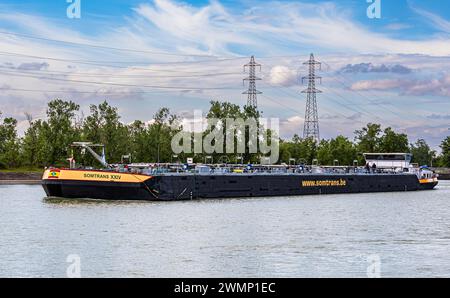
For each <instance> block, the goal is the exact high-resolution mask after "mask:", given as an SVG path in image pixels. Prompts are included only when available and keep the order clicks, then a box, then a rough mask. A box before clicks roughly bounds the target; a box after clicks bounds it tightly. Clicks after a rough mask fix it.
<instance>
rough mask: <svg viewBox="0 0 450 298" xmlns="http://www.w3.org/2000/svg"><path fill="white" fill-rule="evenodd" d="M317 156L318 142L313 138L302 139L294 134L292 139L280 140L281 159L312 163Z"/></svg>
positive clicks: (287, 161)
mask: <svg viewBox="0 0 450 298" xmlns="http://www.w3.org/2000/svg"><path fill="white" fill-rule="evenodd" d="M316 156H317V143H316V141H315V140H314V139H313V138H307V139H302V138H300V137H299V136H298V135H294V137H293V138H292V140H291V141H281V142H280V160H281V161H282V162H285V163H289V159H291V158H292V159H295V161H296V163H297V164H299V163H304V164H312V160H313V159H315V158H316Z"/></svg>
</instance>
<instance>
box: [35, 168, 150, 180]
mask: <svg viewBox="0 0 450 298" xmlns="http://www.w3.org/2000/svg"><path fill="white" fill-rule="evenodd" d="M54 171H55V170H54V169H52V170H46V171H45V172H44V175H43V177H42V179H43V180H48V179H51V180H77V181H99V182H118V183H120V182H122V183H141V182H144V181H146V180H148V179H151V178H152V177H151V176H147V175H139V174H130V173H116V172H102V171H89V170H86V171H85V170H64V169H63V170H59V172H58V173H59V174H58V177H57V178H56V177H54V175H51V173H53V172H54ZM55 178H56V179H55Z"/></svg>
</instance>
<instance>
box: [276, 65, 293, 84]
mask: <svg viewBox="0 0 450 298" xmlns="http://www.w3.org/2000/svg"><path fill="white" fill-rule="evenodd" d="M297 77H298V76H297V73H296V72H295V71H294V70H292V69H289V67H287V66H282V65H277V66H274V67H272V69H271V70H270V83H271V84H273V85H277V86H293V85H296V84H298V78H297Z"/></svg>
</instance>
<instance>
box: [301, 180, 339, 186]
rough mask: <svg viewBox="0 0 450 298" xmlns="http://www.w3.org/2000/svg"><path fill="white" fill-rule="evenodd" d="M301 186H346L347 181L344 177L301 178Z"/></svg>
mask: <svg viewBox="0 0 450 298" xmlns="http://www.w3.org/2000/svg"><path fill="white" fill-rule="evenodd" d="M302 186H303V187H331V186H339V187H344V186H347V181H346V180H345V179H338V180H303V181H302Z"/></svg>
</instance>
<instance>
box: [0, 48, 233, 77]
mask: <svg viewBox="0 0 450 298" xmlns="http://www.w3.org/2000/svg"><path fill="white" fill-rule="evenodd" d="M0 56H16V57H25V58H32V59H45V60H52V61H59V62H70V63H75V64H85V65H93V66H103V67H110V68H123V69H136V70H145V71H158V72H177V73H178V72H181V73H195V72H187V71H183V70H164V69H158V70H155V69H153V70H152V69H149V68H143V67H135V66H132V67H128V66H119V65H112V64H104V63H101V62H98V61H95V60H74V59H64V58H55V57H48V56H47V57H46V56H36V55H27V54H20V53H15V52H5V51H0ZM241 59H242V58H241ZM209 62H214V61H209ZM154 65H157V64H154Z"/></svg>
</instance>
